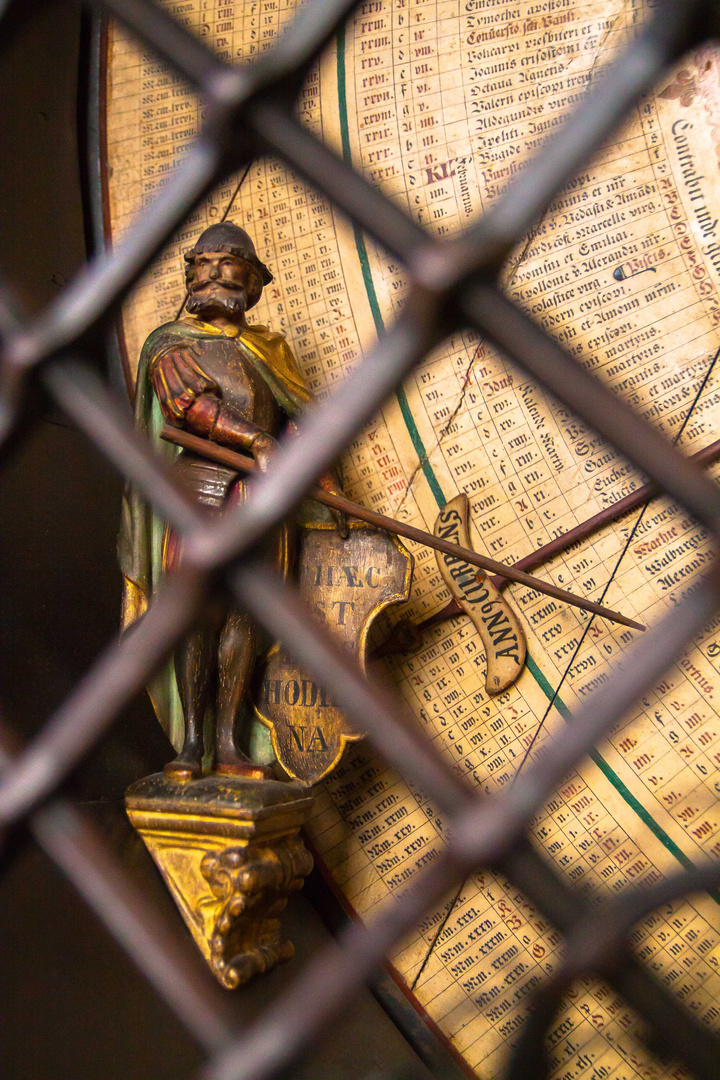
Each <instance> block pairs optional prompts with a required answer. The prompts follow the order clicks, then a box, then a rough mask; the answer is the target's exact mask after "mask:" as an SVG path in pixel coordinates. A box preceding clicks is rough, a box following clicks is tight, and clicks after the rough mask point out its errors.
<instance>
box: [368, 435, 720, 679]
mask: <svg viewBox="0 0 720 1080" xmlns="http://www.w3.org/2000/svg"><path fill="white" fill-rule="evenodd" d="M718 458H720V439H717V440H716V441H715V442H713V443H710V445H709V446H706V447H705V448H704V449H703V450H699V451H698V452H697V453H696V454H693V455H692V457H691V460H692V461H694V462H696V463H697V464H698V465H711V464H712V463H713V462H714V461H717V459H718ZM659 494H660V491H659V489H658V488H657V487H656V486H655V485H654V484H643V486H642V487H639V488H638V489H637V490H636V491H633V492H631V493H630V495H626V496H625V498H624V499H619V500H618V501H617V502H616V503H613V504H612V506H607V507H605V509H604V510H600V511H598V513H597V514H593V516H592V517H590V518H588V519H587V521H583V522H581V523H580V524H579V525H576V526H575V527H574V528H572V529H568V531H567V532H566V533H563V534H562V536H556V537H555V538H554V539H553V540H550V541H549V542H548V543H547V544H543V546H542V547H539V548H536V549H535V551H532V552H530V554H529V555H525V556H524V557H523V558H522V559H518V561H517V562H516V563H513V566H514V568H515V569H516V570H525V571H527V570H534V569H535V568H536V567H537V566H541V565H542V563H544V562H547V560H548V559H551V558H552V557H553V556H554V555H559V554H561V553H562V552H563V551H567V549H568V548H570V547H572V545H573V544H577V543H579V542H580V540H585V539H587V537H589V536H592V535H593V534H594V533H596V532H598V530H599V529H601V528H602V527H603V526H604V525H609V524H610V523H611V522H614V521H619V520H620V518H623V517H624V516H625V515H626V514H629V513H630V511H631V510H636V509H638V507H640V506H642V505H643V504H644V503H646V502H649V501H650V500H651V499H655V498H657V496H658V495H659ZM490 580H491V582H492V584H493V585H494V586H495V588H496V589H504V588H505V586H506V585H507V584H508V580H509V579H508V578H506V577H500V576H499V575H498V576H496V577H493V578H490ZM464 614H465V612H464V611H463V609H462V608H461V607H460V605H459V604H458V602H457V600H455V598H454V597H453V599H451V600H449V601H448V603H447V604H446V605H445V607H444V608H441V609H440V611H436V612H435V614H434V615H430V616H429V617H428V618H427V619H423V621H422V622H419V623H413V622H410V620H409V619H401V620H400V621H399V622H397V623H395V626H393V628H392V630H391V631H390V633H389V634H388V636H387V637H386V639H385V641H383V642H382V644H380V645H378V647H377V648H376V649H375V650H374V651H373V653H372V655H371V657H370V659H371V660H379V659H381V658H382V657H383V656H392V655H393V654H394V653H409V652H413V650H415V649H418V648H420V645H421V642H422V635H423V634H424V633H425V631H426V630H429V629H430V628H431V627H433V626H438V625H439V624H440V623H444V622H446V621H447V620H448V619H456V618H457V617H458V616H460V615H464Z"/></svg>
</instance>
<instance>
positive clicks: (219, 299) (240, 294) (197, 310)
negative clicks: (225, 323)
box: [185, 286, 247, 318]
mask: <svg viewBox="0 0 720 1080" xmlns="http://www.w3.org/2000/svg"><path fill="white" fill-rule="evenodd" d="M203 292H204V290H200V291H198V292H196V293H191V295H190V296H189V297H188V299H187V303H186V305H185V308H186V310H187V312H188V314H189V315H205V316H208V315H226V316H227V315H229V316H231V317H233V318H238V317H239V316H242V315H244V313H245V311H246V309H247V293H246V292H245V290H244V289H243V288H240V289H233V290H232V291H230V290H229V289H226V288H225V286H220V287H218V288H216V289H214V290H213V291H212V292H210V293H205V295H203Z"/></svg>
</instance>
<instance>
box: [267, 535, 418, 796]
mask: <svg viewBox="0 0 720 1080" xmlns="http://www.w3.org/2000/svg"><path fill="white" fill-rule="evenodd" d="M412 566H413V560H412V556H411V555H410V553H409V551H407V550H406V549H405V548H404V547H403V545H402V544H401V543H400V541H399V540H397V538H396V537H393V536H390V535H389V534H388V533H386V532H382V531H381V530H380V529H373V528H369V527H368V526H366V525H360V524H355V523H351V524H350V535H349V536H348V538H347V540H343V539H342V537H341V536H339V535H338V533H337V532H336V530H335V529H334V528H332V527H329V526H322V525H320V526H310V527H306V528H303V529H302V530H301V536H300V545H299V552H298V568H299V585H300V592H301V594H302V596H303V597H304V598H305V600H307V602H308V603H309V604H310V606H311V607H313V608H314V610H315V612H316V614H317V615H318V616H319V617H320V618H321V619H322V620H323V621H324V622H325V623H326V624H327V625H328V627H329V628H330V629H331V630H332V632H333V633H334V634H335V635H336V636H337V637H339V638H340V640H341V641H342V642H343V643H344V644H345V645H346V646H347V648H348V649H349V650H350V651H351V652H352V653H353V654H354V655H355V657H356V658H357V660H358V661H359V662H360V664H361V666H363V667H364V666H365V652H366V645H367V636H368V632H369V630H370V626H371V624H372V621H373V619H374V618H375V617H376V616H377V615H378V614H379V612H381V611H382V610H383V608H386V607H388V605H389V604H396V603H399V602H400V601H402V600H407V599H408V596H409V594H410V582H411V579H412ZM256 712H257V714H258V716H259V717H260V719H261V720H262V722H263V723H264V724H267V726H268V727H269V728H270V733H271V736H272V743H273V748H274V750H275V754H276V756H277V759H278V761H279V763H280V764H281V765H282V767H283V769H285V771H286V772H287V773H288V774H289V775H290V776H292V777H293V778H294V779H296V780H299V781H301V783H303V784H308V785H309V784H314V783H316V782H317V781H318V780H321V779H322V778H323V776H326V775H327V774H328V773H329V772H330V771H331V770H332V769H333V768H334V767H335V765H336V764H337V763H338V761H339V760H340V757H341V756H342V753H343V750H344V748H345V744H346V743H348V742H352V741H354V740H356V739H361V738H362V737H363V735H364V732H361V731H360V732H359V731H353V729H352V728H351V727H350V725H349V724H348V722H347V720H346V719H345V717H344V716H343V714H342V713H341V712H340V710H339V709H338V708H337V707H336V706H335V705H333V703H332V701H331V700H330V699H329V698H328V696H327V693H326V692H325V690H324V689H323V687H321V686H319V685H318V684H317V683H316V682H313V680H312V679H309V678H308V677H307V676H306V675H305V674H304V673H303V672H302V671H300V669H299V668H298V667H297V665H296V664H295V662H294V661H293V660H292V659H291V658H290V657H289V656H288V655H287V654H286V653H285V651H284V649H282V648H280V647H279V646H277V645H276V646H274V647H273V648H272V649H271V650H270V652H269V654H268V657H267V662H266V666H265V670H264V672H263V679H262V684H261V690H260V701H259V703H258V704H257V705H256Z"/></svg>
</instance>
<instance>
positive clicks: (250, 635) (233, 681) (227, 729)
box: [215, 607, 273, 780]
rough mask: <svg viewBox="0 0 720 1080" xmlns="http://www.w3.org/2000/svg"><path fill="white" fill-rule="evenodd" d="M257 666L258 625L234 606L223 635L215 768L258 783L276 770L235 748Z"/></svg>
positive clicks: (220, 650)
mask: <svg viewBox="0 0 720 1080" xmlns="http://www.w3.org/2000/svg"><path fill="white" fill-rule="evenodd" d="M254 663H255V626H254V624H253V621H252V619H251V618H250V616H249V615H248V614H247V612H244V611H241V610H240V609H239V608H236V607H233V608H231V610H230V612H229V613H228V617H227V619H226V621H225V625H224V626H223V628H222V630H221V632H220V647H219V650H218V695H217V718H216V727H215V768H216V771H217V772H219V773H229V774H231V775H234V776H246V777H250V778H252V779H255V780H263V779H266V778H272V775H273V773H272V770H271V769H267V768H265V766H263V765H254V764H253V763H252V762H251V761H250V760H249V759H248V758H247V757H246V756H245V755H244V754H241V753H240V751H239V750H238V749H237V747H236V746H235V728H236V726H237V722H238V719H239V717H240V714H241V711H242V706H243V702H244V701H245V699H246V697H247V692H248V688H249V685H250V678H251V676H252V671H253V665H254Z"/></svg>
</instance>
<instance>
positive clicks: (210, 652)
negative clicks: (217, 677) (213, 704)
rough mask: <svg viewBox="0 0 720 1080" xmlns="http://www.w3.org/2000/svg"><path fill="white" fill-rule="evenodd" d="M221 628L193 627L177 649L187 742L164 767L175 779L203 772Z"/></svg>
mask: <svg viewBox="0 0 720 1080" xmlns="http://www.w3.org/2000/svg"><path fill="white" fill-rule="evenodd" d="M216 646H217V630H216V629H215V628H214V627H213V628H209V627H207V626H205V627H202V628H198V629H196V630H192V631H191V632H190V633H189V634H188V636H187V638H186V639H185V640H184V641H183V642H182V644H181V645H179V646H178V648H177V649H176V650H175V675H176V677H177V682H178V690H179V691H180V700H181V702H182V707H183V716H184V718H185V741H184V743H183V748H182V750H181V751H180V753H179V754H178V756H177V757H176V758H175V760H174V761H169V762H168V764H167V765H166V766H165V768H164V769H163V772H164V773H165V775H166V776H170V777H172V778H173V779H175V780H192V779H193V778H195V777H197V776H200V774H201V773H202V759H203V725H204V722H205V710H206V707H207V702H208V694H209V692H210V681H211V677H212V670H213V663H214V658H215V650H216Z"/></svg>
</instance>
